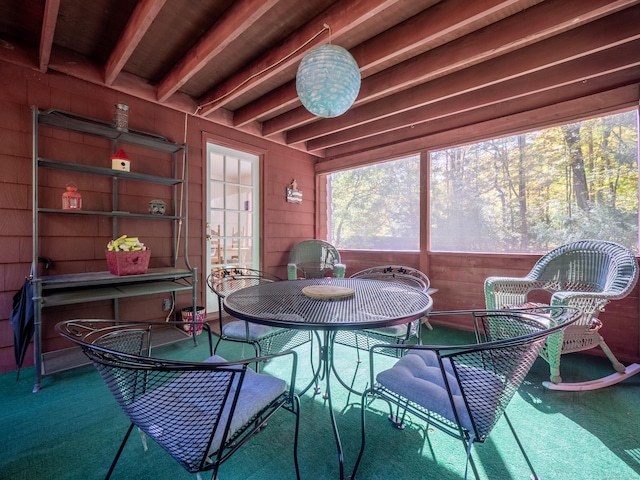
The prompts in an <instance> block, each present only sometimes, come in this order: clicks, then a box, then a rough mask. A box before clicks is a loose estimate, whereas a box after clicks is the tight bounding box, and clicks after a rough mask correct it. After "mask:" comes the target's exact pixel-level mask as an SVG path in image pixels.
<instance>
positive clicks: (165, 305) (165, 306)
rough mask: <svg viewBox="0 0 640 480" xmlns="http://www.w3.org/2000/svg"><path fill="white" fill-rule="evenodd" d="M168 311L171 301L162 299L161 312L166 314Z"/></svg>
mask: <svg viewBox="0 0 640 480" xmlns="http://www.w3.org/2000/svg"><path fill="white" fill-rule="evenodd" d="M169 310H171V299H170V298H163V299H162V311H163V312H168V311H169Z"/></svg>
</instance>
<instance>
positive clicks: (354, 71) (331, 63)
mask: <svg viewBox="0 0 640 480" xmlns="http://www.w3.org/2000/svg"><path fill="white" fill-rule="evenodd" d="M296 90H297V91H298V97H299V98H300V101H301V102H302V105H304V107H305V108H306V109H307V110H309V111H310V112H311V113H313V114H314V115H317V116H318V117H325V118H333V117H337V116H338V115H342V114H343V113H344V112H346V111H347V110H348V109H349V107H351V105H353V102H355V100H356V97H357V96H358V92H359V91H360V69H359V68H358V64H357V63H356V61H355V59H354V58H353V57H352V56H351V54H350V53H349V52H348V51H347V50H345V49H344V48H342V47H339V46H337V45H331V44H329V45H321V46H319V47H315V48H313V49H311V50H310V51H309V53H307V54H306V55H305V56H304V58H303V59H302V61H301V62H300V65H299V66H298V72H297V74H296Z"/></svg>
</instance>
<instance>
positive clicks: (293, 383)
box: [220, 350, 298, 396]
mask: <svg viewBox="0 0 640 480" xmlns="http://www.w3.org/2000/svg"><path fill="white" fill-rule="evenodd" d="M286 356H290V357H291V378H290V380H289V396H293V395H294V394H295V387H296V375H297V371H298V354H297V352H295V351H294V350H283V351H281V352H276V353H271V354H269V355H261V356H259V357H252V358H243V359H241V360H233V361H226V362H224V363H221V364H220V365H224V366H225V367H231V366H234V365H238V366H244V365H246V367H247V368H249V365H252V364H256V363H260V362H266V361H268V360H273V359H275V358H280V357H286Z"/></svg>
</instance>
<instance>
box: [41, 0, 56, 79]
mask: <svg viewBox="0 0 640 480" xmlns="http://www.w3.org/2000/svg"><path fill="white" fill-rule="evenodd" d="M59 10H60V0H47V1H46V2H45V4H44V14H43V16H42V30H41V33H40V50H39V55H38V69H39V70H40V71H41V72H46V71H47V68H49V59H50V58H51V48H52V46H53V36H54V34H55V31H56V22H57V21H58V11H59Z"/></svg>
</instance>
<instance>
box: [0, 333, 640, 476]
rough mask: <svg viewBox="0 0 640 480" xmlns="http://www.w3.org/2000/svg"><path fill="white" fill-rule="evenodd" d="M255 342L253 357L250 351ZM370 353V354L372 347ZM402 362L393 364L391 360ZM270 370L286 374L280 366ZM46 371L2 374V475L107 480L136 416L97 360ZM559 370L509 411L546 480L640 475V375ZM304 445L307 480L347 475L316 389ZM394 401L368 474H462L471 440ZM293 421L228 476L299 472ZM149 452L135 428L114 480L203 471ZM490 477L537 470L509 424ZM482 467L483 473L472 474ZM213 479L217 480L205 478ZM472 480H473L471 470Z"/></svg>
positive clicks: (497, 442)
mask: <svg viewBox="0 0 640 480" xmlns="http://www.w3.org/2000/svg"><path fill="white" fill-rule="evenodd" d="M469 335H470V334H469V333H465V332H457V331H453V330H449V329H446V328H443V327H438V326H436V327H435V328H434V330H433V331H426V332H425V333H424V340H425V343H427V341H428V342H429V343H440V344H442V343H463V342H466V341H467V340H468V336H469ZM241 349H242V347H241V346H239V345H238V344H230V343H224V344H223V345H222V347H221V349H220V351H219V354H221V355H222V356H224V357H226V358H228V359H234V358H238V357H239V356H240V355H241V354H242V353H243V352H242V351H241ZM250 352H251V349H250V348H245V349H244V353H247V354H249V353H250ZM308 352H309V351H308V346H307V347H306V348H303V349H301V350H299V362H298V373H299V378H298V381H297V382H298V387H299V388H302V387H303V386H304V385H306V384H307V383H308V382H309V380H310V378H311V376H310V373H309V360H308ZM163 353H166V354H168V355H172V356H173V355H175V356H176V358H183V359H192V360H196V359H203V358H205V357H206V356H207V350H206V347H205V345H204V342H200V346H198V347H195V348H194V347H193V344H192V343H191V341H190V340H186V341H185V342H182V343H180V344H176V345H173V346H170V347H165V348H164V351H163ZM361 355H362V358H363V359H366V358H368V357H367V355H366V354H361ZM389 361H390V362H392V361H393V360H392V359H389ZM336 364H337V368H338V370H339V371H340V372H343V373H344V375H343V377H344V378H345V380H346V381H348V383H350V382H351V379H352V378H353V373H354V369H355V368H356V366H357V364H356V352H355V350H354V349H352V348H349V347H341V346H338V347H336ZM263 370H264V371H265V372H268V373H271V374H274V375H278V374H279V365H278V362H277V361H274V362H270V363H267V364H266V365H265V366H264V367H263ZM562 373H563V377H564V378H565V380H567V381H582V380H586V379H590V378H596V377H598V376H604V375H607V374H609V373H611V366H610V365H609V363H608V361H607V360H606V359H603V358H599V357H593V356H587V355H583V354H571V355H566V356H564V357H563V361H562ZM34 377H35V373H34V370H33V369H32V368H31V369H24V371H23V372H22V373H21V375H20V381H19V382H16V375H15V372H10V373H7V374H3V375H0V391H1V392H2V393H1V397H0V412H1V413H0V429H1V432H2V447H3V448H2V449H3V452H2V456H1V457H0V478H1V479H7V480H9V479H11V480H19V479H24V480H27V479H28V480H38V479H56V480H58V479H83V480H87V479H100V478H104V475H105V474H106V472H107V470H108V468H109V465H110V464H111V460H112V459H113V456H114V455H115V453H116V450H117V448H118V446H119V444H120V441H121V439H122V437H123V435H124V433H125V431H126V428H127V426H128V422H127V420H126V418H125V416H124V414H123V413H122V412H121V411H120V410H119V408H118V406H117V405H116V404H115V402H114V400H113V399H112V397H111V395H110V394H109V393H108V391H107V389H106V387H105V386H104V384H103V383H102V380H101V379H100V377H99V376H98V374H97V372H96V371H95V370H94V369H93V367H90V366H87V367H82V368H78V369H75V370H72V371H69V372H65V373H61V374H56V375H52V376H48V377H45V378H44V381H43V385H42V389H41V390H40V391H39V392H38V393H32V392H31V390H32V387H33V380H34ZM547 378H548V366H547V364H546V363H545V362H544V361H543V360H542V359H538V360H537V361H536V363H535V365H534V367H533V369H532V371H531V372H530V374H529V376H528V377H527V381H526V382H525V384H524V385H523V386H522V388H521V389H520V391H519V392H518V394H516V396H515V397H514V399H513V400H512V402H511V404H510V405H509V408H508V410H507V412H508V414H509V417H510V419H511V421H512V423H513V424H514V426H515V428H516V429H517V431H518V433H519V435H520V438H521V440H522V442H523V443H524V445H525V448H526V449H527V452H528V453H529V456H530V459H531V461H532V463H533V465H534V467H535V468H536V471H537V472H538V474H539V475H540V477H541V478H542V479H543V480H555V479H557V480H566V479H580V480H587V479H594V480H596V479H597V480H609V479H611V480H613V479H634V478H640V407H638V399H640V375H637V376H636V377H631V378H630V379H628V380H626V381H625V382H623V383H620V384H618V385H615V386H613V387H609V388H606V389H602V390H598V391H592V392H573V393H570V392H554V391H549V390H546V389H545V388H544V387H542V385H541V382H542V381H543V380H546V379H547ZM367 382H368V373H367V366H366V363H365V362H363V363H361V364H360V366H359V368H358V372H357V375H356V377H355V379H354V385H355V386H356V387H357V388H358V389H359V390H362V389H363V388H364V386H365V385H366V383H367ZM331 387H332V399H333V406H334V410H335V414H336V418H337V422H338V427H339V429H340V434H341V439H342V445H343V448H344V451H345V472H346V473H347V474H348V473H350V471H351V469H352V467H353V464H354V462H355V459H356V456H357V452H358V450H359V447H360V403H359V397H358V396H356V395H354V394H348V391H347V390H346V389H344V388H343V387H342V386H340V385H339V384H338V382H336V381H335V380H333V381H332V384H331ZM301 400H302V402H301V412H302V417H301V425H300V441H299V460H300V470H301V475H302V478H303V479H310V480H318V479H337V478H338V461H337V452H336V445H335V441H334V438H333V432H332V430H331V425H330V422H329V415H328V412H327V408H328V405H327V402H326V401H325V400H324V399H323V398H322V395H321V394H316V395H314V394H313V389H311V390H310V391H309V392H307V393H306V394H305V395H304V396H303V397H302V399H301ZM386 414H387V412H386V404H384V403H383V402H376V403H374V404H373V409H371V410H369V411H368V412H367V415H366V421H367V432H368V434H367V449H366V451H365V456H364V458H363V460H362V464H361V467H360V469H359V470H358V479H361V480H389V479H394V480H413V479H417V478H424V479H438V480H447V479H452V480H453V479H460V478H462V477H463V475H464V469H465V451H464V448H463V445H462V443H461V442H460V441H459V440H455V439H453V438H451V437H448V436H447V435H445V434H443V433H441V432H439V431H438V430H431V429H426V428H425V425H424V424H423V423H422V422H420V421H416V420H414V419H411V418H409V419H408V421H407V425H406V429H405V430H398V429H395V428H394V427H393V426H392V425H391V424H390V422H389V421H388V420H387V419H386ZM293 424H294V421H293V416H292V415H288V414H285V413H284V412H282V413H280V414H278V415H276V416H274V417H273V419H272V420H270V421H269V424H268V426H267V428H266V429H265V430H263V431H262V432H260V433H259V434H258V435H257V436H255V437H254V438H253V439H252V440H251V441H249V443H247V444H246V445H245V446H244V447H243V448H242V449H241V450H239V451H238V452H237V453H236V454H235V455H234V456H232V457H231V459H230V460H229V461H228V462H226V463H225V464H224V465H223V466H222V467H221V469H220V472H219V478H220V479H221V480H289V479H294V478H295V471H294V468H293V461H292V437H291V436H290V433H291V432H292V431H293ZM148 444H149V449H148V451H146V452H145V451H144V450H143V448H142V445H141V441H140V439H139V437H138V435H137V434H135V432H134V434H132V435H131V437H130V439H129V442H128V443H127V446H126V447H125V450H124V452H123V454H122V457H121V459H120V462H119V463H118V465H117V467H116V470H115V472H114V475H113V477H112V478H114V479H136V480H145V479H149V480H163V479H167V480H169V479H170V480H175V479H181V478H184V479H187V478H192V479H193V478H195V475H191V474H188V473H187V472H185V471H184V470H183V469H182V467H180V466H179V465H178V464H177V463H176V462H175V461H174V460H173V459H172V458H171V457H170V456H169V455H168V454H167V453H165V452H164V451H163V450H162V449H160V447H158V446H157V445H156V444H154V443H153V442H152V441H149V442H148ZM473 452H474V458H475V459H476V464H477V466H478V470H479V472H480V474H481V476H482V478H485V479H489V480H501V479H526V478H529V470H528V468H527V465H526V463H525V462H524V460H523V459H522V457H521V455H520V452H519V450H518V448H517V446H516V445H515V443H514V440H513V437H512V436H511V434H510V432H509V429H508V427H507V425H506V423H505V422H504V419H503V420H501V421H500V422H499V423H498V425H497V427H496V428H495V430H494V431H493V432H492V433H491V435H490V437H489V439H488V440H487V441H486V442H485V443H484V444H479V445H476V446H474V451H473ZM470 473H471V472H470ZM203 478H210V476H208V475H206V474H203ZM470 478H472V477H471V476H470Z"/></svg>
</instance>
